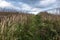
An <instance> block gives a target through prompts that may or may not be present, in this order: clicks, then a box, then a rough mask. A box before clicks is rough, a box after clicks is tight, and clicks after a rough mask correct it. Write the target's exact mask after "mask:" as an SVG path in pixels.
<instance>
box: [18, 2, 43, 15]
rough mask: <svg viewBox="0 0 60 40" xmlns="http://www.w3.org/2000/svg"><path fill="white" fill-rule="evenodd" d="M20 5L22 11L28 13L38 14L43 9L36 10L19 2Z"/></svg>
mask: <svg viewBox="0 0 60 40" xmlns="http://www.w3.org/2000/svg"><path fill="white" fill-rule="evenodd" d="M19 5H20V10H22V11H27V12H28V13H33V14H37V13H38V12H40V11H42V9H40V8H35V7H32V6H30V5H28V4H25V3H22V2H19Z"/></svg>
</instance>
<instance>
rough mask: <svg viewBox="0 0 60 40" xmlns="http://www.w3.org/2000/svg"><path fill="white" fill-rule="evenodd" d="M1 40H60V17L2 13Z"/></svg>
mask: <svg viewBox="0 0 60 40" xmlns="http://www.w3.org/2000/svg"><path fill="white" fill-rule="evenodd" d="M0 40H60V15H53V14H48V13H46V12H42V13H40V14H37V15H33V14H27V13H26V14H25V13H18V12H16V13H12V12H0Z"/></svg>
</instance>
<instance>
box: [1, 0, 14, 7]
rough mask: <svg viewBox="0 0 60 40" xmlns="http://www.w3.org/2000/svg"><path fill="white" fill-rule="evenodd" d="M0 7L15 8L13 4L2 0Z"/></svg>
mask: <svg viewBox="0 0 60 40" xmlns="http://www.w3.org/2000/svg"><path fill="white" fill-rule="evenodd" d="M0 7H2V8H4V7H14V6H13V5H12V4H11V3H9V2H7V1H5V0H0Z"/></svg>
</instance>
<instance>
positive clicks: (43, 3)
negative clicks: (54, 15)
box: [36, 0, 56, 7]
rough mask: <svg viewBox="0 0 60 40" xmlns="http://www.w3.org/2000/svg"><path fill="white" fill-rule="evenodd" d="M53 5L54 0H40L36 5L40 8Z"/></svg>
mask: <svg viewBox="0 0 60 40" xmlns="http://www.w3.org/2000/svg"><path fill="white" fill-rule="evenodd" d="M54 3H56V0H41V1H39V2H38V3H37V4H36V5H37V6H42V7H47V6H49V5H51V4H54Z"/></svg>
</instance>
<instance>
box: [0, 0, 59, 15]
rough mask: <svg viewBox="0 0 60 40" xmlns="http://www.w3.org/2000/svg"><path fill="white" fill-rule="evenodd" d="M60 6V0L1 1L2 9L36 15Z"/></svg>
mask: <svg viewBox="0 0 60 40" xmlns="http://www.w3.org/2000/svg"><path fill="white" fill-rule="evenodd" d="M59 4H60V0H0V8H5V7H7V8H13V9H16V10H18V11H26V12H29V13H34V14H36V13H38V12H41V11H45V10H49V9H53V8H57V7H60V5H59Z"/></svg>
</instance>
